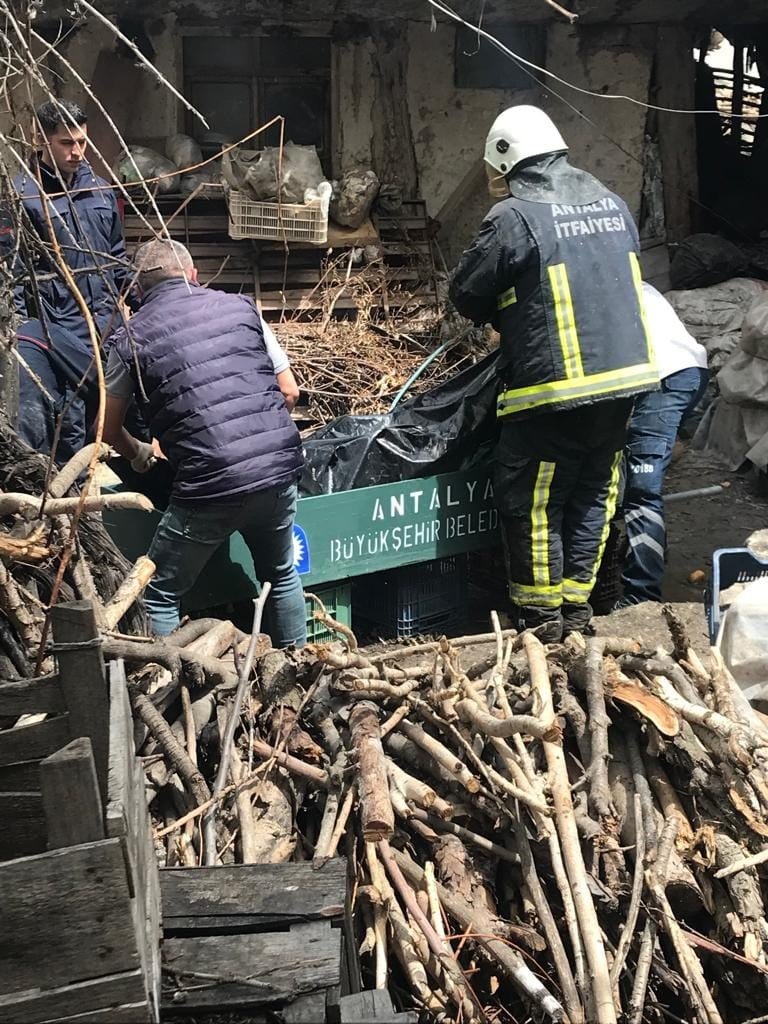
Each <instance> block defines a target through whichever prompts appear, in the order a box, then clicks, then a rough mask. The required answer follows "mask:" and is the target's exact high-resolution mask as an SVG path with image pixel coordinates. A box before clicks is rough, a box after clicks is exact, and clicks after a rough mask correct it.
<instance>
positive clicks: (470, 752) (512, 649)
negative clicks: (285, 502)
mask: <svg viewBox="0 0 768 1024" xmlns="http://www.w3.org/2000/svg"><path fill="white" fill-rule="evenodd" d="M668 614H669V616H670V623H671V627H672V637H673V643H672V644H670V647H671V648H673V650H672V653H667V652H666V651H663V650H661V649H659V650H646V649H644V648H643V644H642V642H641V641H638V640H625V639H605V638H592V639H588V640H586V641H584V640H583V639H582V638H580V637H578V636H576V635H573V636H572V637H571V638H569V640H568V641H567V642H566V643H565V644H563V645H558V646H552V647H549V648H545V647H544V646H542V644H541V643H540V642H539V640H538V639H537V638H536V636H535V635H533V634H524V635H522V636H517V635H516V634H514V633H513V632H509V631H507V632H503V631H501V629H499V628H498V626H497V629H496V631H495V632H494V633H491V634H488V635H486V636H475V637H464V638H460V639H454V640H447V639H445V638H443V639H439V640H436V641H434V642H428V643H427V642H425V643H422V644H420V645H416V646H403V645H395V644H393V645H390V646H385V647H383V648H378V649H377V650H375V651H374V650H370V651H363V650H360V649H359V648H358V646H357V642H356V640H355V637H354V635H353V634H352V633H351V631H350V630H349V629H348V628H347V627H343V626H339V625H338V624H337V623H334V622H333V620H331V619H329V618H328V616H327V615H326V614H325V611H324V609H322V608H321V610H320V611H319V612H318V613H317V615H318V616H319V617H321V618H322V619H323V621H325V622H326V624H327V625H329V627H331V628H335V629H336V630H337V631H338V634H339V637H340V641H339V642H338V643H334V644H329V645H315V646H310V647H308V648H306V649H305V650H303V651H302V652H298V653H296V652H280V651H274V650H272V649H271V648H270V645H269V641H268V638H267V637H265V636H263V635H261V634H259V633H258V631H257V632H255V633H254V635H253V636H252V637H248V636H246V635H245V634H243V633H240V632H239V631H238V630H236V629H235V627H234V626H233V625H232V624H231V623H229V622H219V621H216V620H199V621H197V622H190V623H188V624H187V625H185V626H183V627H182V628H181V629H180V630H179V631H178V632H177V633H176V634H175V635H173V636H172V637H170V638H167V639H166V640H165V641H163V642H146V641H139V640H136V641H128V640H120V639H115V638H112V639H109V640H108V641H107V643H106V652H107V654H111V655H114V656H121V657H123V658H125V659H126V662H127V664H128V667H129V669H130V670H131V676H130V687H131V695H132V700H133V707H134V711H135V714H136V718H137V732H138V742H139V750H140V752H141V755H142V757H143V758H144V764H145V766H146V772H147V779H148V785H149V786H150V787H151V790H152V792H153V794H154V796H153V799H152V803H151V811H152V813H153V816H154V823H155V836H156V842H157V849H158V854H159V855H160V857H161V859H162V860H163V862H165V863H167V864H186V865H193V864H201V863H202V864H217V863H221V862H224V863H227V862H233V861H242V862H246V863H259V862H262V863H263V862H270V863H277V862H286V861H296V860H312V861H314V862H316V863H318V864H319V863H322V862H324V861H325V860H326V859H327V858H330V857H334V856H337V855H343V856H346V857H347V858H348V864H349V872H350V878H351V881H352V886H351V894H352V900H353V914H352V915H351V916H350V917H349V921H351V922H352V927H354V928H355V929H356V934H355V935H354V937H353V941H354V943H355V945H356V947H357V948H358V949H359V952H360V957H361V964H362V969H363V975H364V980H365V982H366V984H367V987H369V988H374V987H380V988H384V987H389V989H390V991H391V993H392V995H393V997H394V999H395V1001H396V1003H397V1004H399V1005H400V1006H401V1007H416V1008H418V1009H421V1010H423V1011H426V1012H427V1013H428V1014H429V1015H430V1016H433V1017H435V1018H436V1019H437V1018H441V1019H445V1020H463V1021H471V1020H478V1021H479V1020H482V1019H486V1018H490V1019H494V1020H495V1019H497V1018H498V1019H499V1020H502V1019H508V1020H526V1019H536V1020H539V1019H542V1020H546V1019H551V1020H568V1021H571V1022H573V1024H576V1022H599V1024H608V1022H611V1021H627V1022H634V1024H639V1022H641V1021H662V1020H673V1021H686V1022H700V1024H715V1022H721V1021H722V1022H744V1021H747V1020H751V1019H753V1018H755V1017H756V1014H757V1019H760V1018H759V1013H758V1010H759V1007H760V1006H764V1005H765V999H766V984H765V979H766V974H768V957H766V952H767V951H768V920H766V914H765V906H764V904H765V900H766V898H768V890H767V889H766V888H765V886H764V884H763V879H762V877H761V875H760V873H759V869H758V867H757V865H758V864H759V863H760V862H761V860H762V861H766V860H768V855H766V856H762V857H761V856H760V852H761V851H762V850H763V849H764V847H765V842H766V836H768V761H767V760H766V757H767V756H768V723H766V721H765V720H764V719H763V718H762V717H761V716H760V715H759V714H758V713H757V712H755V711H754V710H753V709H752V708H751V707H750V705H749V704H748V703H747V702H746V701H745V700H744V698H743V697H742V695H741V693H740V691H739V690H738V688H737V687H736V686H735V684H734V682H733V680H732V679H731V677H730V676H729V674H728V672H727V671H726V669H725V668H724V666H723V665H722V663H721V662H719V661H718V660H717V658H715V660H714V663H713V665H712V666H711V667H705V666H704V665H703V664H702V662H701V660H700V659H699V657H698V656H697V655H696V654H695V652H694V651H693V650H692V649H691V648H690V646H689V644H688V642H687V640H686V638H685V636H684V635H683V632H682V630H681V628H680V626H679V623H677V621H676V620H675V619H674V616H673V615H672V613H671V612H668ZM158 666H162V670H161V669H159V668H158Z"/></svg>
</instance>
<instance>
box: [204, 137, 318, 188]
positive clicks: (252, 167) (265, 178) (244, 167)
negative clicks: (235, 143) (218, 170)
mask: <svg viewBox="0 0 768 1024" xmlns="http://www.w3.org/2000/svg"><path fill="white" fill-rule="evenodd" d="M278 171H279V173H280V200H281V202H283V203H303V202H304V194H305V192H307V190H309V189H314V190H317V188H318V186H319V185H320V183H321V182H323V181H325V175H324V174H323V168H322V165H321V163H320V158H319V156H318V155H317V150H316V149H315V147H314V146H296V145H294V143H292V142H288V143H286V145H285V146H283V156H282V160H280V150H279V149H269V148H267V149H263V150H260V151H258V152H255V151H253V150H241V149H236V150H233V151H232V152H231V153H228V154H227V155H226V157H225V159H224V165H223V174H224V180H225V181H226V182H227V184H228V185H229V186H230V187H231V188H234V189H237V191H239V192H243V193H245V195H246V196H247V197H248V198H249V199H255V200H256V201H257V202H263V203H273V202H277V198H278V187H277V182H278Z"/></svg>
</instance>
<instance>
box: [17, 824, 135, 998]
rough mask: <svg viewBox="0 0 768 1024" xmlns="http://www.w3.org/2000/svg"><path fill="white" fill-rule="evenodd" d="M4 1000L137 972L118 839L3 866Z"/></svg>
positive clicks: (122, 857)
mask: <svg viewBox="0 0 768 1024" xmlns="http://www.w3.org/2000/svg"><path fill="white" fill-rule="evenodd" d="M0 907H2V928H3V941H2V943H0V994H5V995H7V994H9V993H11V992H17V991H23V990H24V989H32V988H40V987H41V985H44V986H46V987H48V988H55V987H56V986H58V985H66V984H69V983H71V982H77V981H84V980H86V979H88V978H95V977H99V976H100V975H104V974H118V973H121V972H123V971H132V970H135V969H136V968H137V967H138V966H139V958H138V954H137V952H136V941H135V938H134V934H133V921H132V919H131V893H130V891H129V888H128V878H127V875H126V870H125V854H124V851H123V844H122V842H121V841H120V840H119V839H104V840H102V841H101V842H99V843H88V844H86V845H84V846H70V847H68V848H66V849H63V850H54V851H51V852H49V853H42V854H38V855H37V856H35V857H22V858H20V859H18V860H12V861H8V862H7V863H5V864H0Z"/></svg>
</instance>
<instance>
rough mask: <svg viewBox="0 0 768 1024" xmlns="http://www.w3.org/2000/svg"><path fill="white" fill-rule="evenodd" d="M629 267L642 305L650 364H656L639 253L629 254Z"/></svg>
mask: <svg viewBox="0 0 768 1024" xmlns="http://www.w3.org/2000/svg"><path fill="white" fill-rule="evenodd" d="M629 266H630V269H631V271H632V283H633V284H634V286H635V292H636V294H637V301H638V302H639V304H640V318H641V320H642V321H643V330H644V331H645V342H646V345H647V346H648V362H649V363H655V362H656V353H655V352H654V350H653V338H652V337H651V330H650V327H649V326H648V316H647V314H646V312H645V297H644V295H643V272H642V270H641V269H640V260H639V259H638V258H637V253H634V252H631V253H630V254H629Z"/></svg>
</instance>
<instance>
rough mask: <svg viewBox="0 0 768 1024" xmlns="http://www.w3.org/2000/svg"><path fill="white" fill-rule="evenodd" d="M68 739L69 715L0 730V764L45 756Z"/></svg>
mask: <svg viewBox="0 0 768 1024" xmlns="http://www.w3.org/2000/svg"><path fill="white" fill-rule="evenodd" d="M69 739H70V735H69V715H58V716H57V717H56V718H47V719H46V720H45V721H44V722H35V723H34V724H33V725H19V726H16V727H15V728H14V729H4V730H3V731H2V732H0V765H6V764H15V763H16V762H17V761H31V760H33V759H34V758H41V757H47V756H48V755H49V754H52V753H53V752H54V750H58V749H59V747H63V746H64V744H65V743H67V742H68V741H69Z"/></svg>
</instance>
